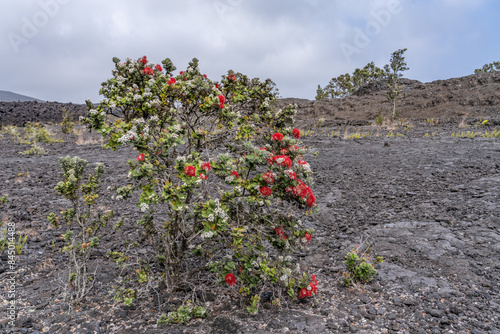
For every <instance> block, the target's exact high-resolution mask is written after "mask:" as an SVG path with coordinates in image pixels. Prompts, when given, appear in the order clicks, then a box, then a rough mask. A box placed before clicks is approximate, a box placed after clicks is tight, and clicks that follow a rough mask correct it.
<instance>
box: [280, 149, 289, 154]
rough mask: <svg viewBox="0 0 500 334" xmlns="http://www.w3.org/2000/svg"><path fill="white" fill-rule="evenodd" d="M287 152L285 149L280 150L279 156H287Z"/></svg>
mask: <svg viewBox="0 0 500 334" xmlns="http://www.w3.org/2000/svg"><path fill="white" fill-rule="evenodd" d="M287 152H288V150H287V149H286V148H282V149H281V150H280V154H281V155H285V154H287Z"/></svg>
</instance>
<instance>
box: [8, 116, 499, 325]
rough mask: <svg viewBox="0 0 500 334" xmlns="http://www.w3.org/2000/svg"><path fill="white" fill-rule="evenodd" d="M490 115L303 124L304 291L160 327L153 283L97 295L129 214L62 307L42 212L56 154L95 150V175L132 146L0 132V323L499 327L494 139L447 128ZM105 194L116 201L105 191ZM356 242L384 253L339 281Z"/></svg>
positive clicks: (50, 199)
mask: <svg viewBox="0 0 500 334" xmlns="http://www.w3.org/2000/svg"><path fill="white" fill-rule="evenodd" d="M490 123H496V121H495V120H494V119H491V120H490ZM462 126H464V124H462ZM499 128H500V127H499V126H492V125H489V126H483V125H480V123H479V122H478V121H477V120H471V121H470V122H469V124H468V126H466V127H462V128H459V124H456V123H447V124H437V125H435V124H434V123H429V122H426V121H425V122H417V121H414V122H411V121H410V122H407V123H405V124H403V125H401V126H396V127H394V126H393V127H392V128H389V129H388V128H387V127H382V126H364V127H331V126H327V127H320V128H313V129H311V131H306V130H307V129H304V130H303V132H304V133H306V134H308V135H307V136H306V137H305V142H306V143H307V144H310V145H312V146H314V147H315V148H316V149H317V150H318V152H319V155H318V156H317V157H310V158H309V160H310V163H311V165H312V167H313V169H314V170H315V172H316V184H315V185H314V190H315V192H316V193H317V197H318V203H319V206H320V209H321V211H320V213H319V214H318V215H317V216H316V217H315V218H314V219H313V220H311V221H310V224H311V226H312V227H313V228H315V229H316V233H315V238H314V241H315V242H314V243H313V244H312V245H311V249H310V252H309V253H308V254H305V255H303V256H301V257H298V260H299V261H300V263H301V264H302V265H303V266H304V267H309V269H310V270H311V271H312V272H315V273H316V275H317V277H318V280H319V290H320V294H318V297H317V300H316V301H309V302H307V303H301V304H290V305H288V309H282V310H276V309H273V308H269V309H263V310H262V311H261V313H260V314H259V315H257V316H249V315H248V314H246V312H243V311H238V310H236V309H235V307H236V306H237V305H233V304H232V303H231V302H228V304H227V305H226V306H225V307H221V308H218V309H216V310H215V311H214V312H213V313H212V316H211V317H210V318H208V319H206V320H198V321H194V322H193V323H191V324H190V325H188V326H170V327H168V326H166V325H161V326H158V325H156V321H157V319H158V316H159V314H161V313H163V312H164V311H165V310H166V309H168V307H169V306H168V302H167V301H166V300H165V298H164V297H162V296H159V297H155V296H143V297H142V298H138V300H137V303H136V304H133V305H132V306H130V307H128V306H124V305H123V304H119V303H116V305H113V301H112V300H111V301H110V297H109V295H108V291H110V290H111V289H112V286H113V284H115V282H114V279H116V278H117V277H118V275H119V270H118V268H117V266H116V264H114V263H113V262H111V261H109V260H108V259H106V256H105V254H106V253H107V251H108V250H111V249H113V248H115V247H118V246H119V244H120V243H121V240H123V238H127V237H128V234H129V233H133V231H132V227H131V229H130V230H127V229H125V230H124V231H123V232H115V231H112V230H111V231H110V232H109V233H110V234H109V236H108V237H107V238H105V240H103V242H102V247H101V246H100V248H99V251H98V252H97V253H96V255H95V257H94V258H93V259H92V263H93V265H95V266H97V267H98V268H99V269H98V272H97V274H96V280H97V282H98V283H97V284H96V286H95V289H94V290H93V292H92V294H91V295H90V296H89V297H88V299H87V303H86V304H85V305H81V306H80V307H78V308H76V309H72V310H68V306H67V305H66V303H65V302H64V301H63V298H62V291H63V285H64V284H63V282H64V279H63V274H64V273H65V270H64V264H65V262H64V258H65V257H64V255H63V254H61V253H60V252H58V248H59V247H61V246H62V242H61V241H60V239H59V238H58V236H59V235H60V233H61V231H60V230H56V229H53V228H51V227H50V226H49V224H48V223H47V222H46V220H45V217H46V215H47V214H48V213H49V212H51V211H55V212H57V211H58V210H59V209H60V208H61V207H64V206H65V205H67V203H66V202H65V201H64V200H61V199H60V197H59V196H58V195H57V194H56V193H55V191H54V186H55V184H56V183H57V181H58V180H59V174H60V172H59V170H60V169H59V166H58V158H59V157H61V156H66V155H78V156H80V157H82V158H85V159H87V160H89V162H92V163H93V162H105V166H106V170H107V173H106V179H105V185H104V186H106V185H107V184H112V183H114V182H116V181H119V180H121V179H124V178H125V177H126V172H127V171H126V166H125V162H126V160H127V159H129V158H131V157H132V156H133V153H131V152H127V151H118V152H110V151H105V150H103V149H102V148H101V147H100V145H99V143H97V142H96V141H92V140H91V139H92V138H91V137H90V136H88V135H87V138H86V140H82V139H81V138H75V137H73V136H65V138H64V139H65V142H64V143H55V144H46V145H45V147H46V148H47V149H49V150H50V152H49V153H48V154H47V155H43V156H23V155H19V154H18V152H19V151H22V150H24V149H26V147H25V146H23V145H20V144H16V143H14V142H13V141H11V140H9V139H8V138H7V136H4V139H3V140H2V141H1V143H2V148H3V159H2V161H1V162H0V164H1V166H0V182H1V183H0V184H1V193H2V195H5V194H7V195H8V203H7V204H6V205H4V206H3V207H2V220H3V222H4V224H5V223H7V222H15V223H16V229H17V231H18V233H19V234H28V236H29V237H28V242H27V243H26V245H25V246H24V248H23V253H22V255H21V256H19V257H18V258H17V260H16V266H17V267H16V273H15V275H14V276H12V274H9V273H8V271H9V270H8V267H7V263H6V256H5V254H4V256H3V257H2V269H1V270H0V271H2V273H1V274H0V278H1V279H2V281H3V282H2V286H6V284H4V282H6V280H7V279H8V278H10V277H15V280H16V293H17V294H18V295H17V300H16V312H17V320H16V322H15V324H16V326H17V327H15V328H12V326H9V325H8V322H7V320H8V319H7V314H8V313H7V312H8V309H7V307H8V304H6V303H4V304H3V305H2V306H0V314H2V316H1V318H0V319H3V320H2V321H1V325H0V326H1V327H0V331H1V332H5V333H37V332H48V333H69V332H76V333H142V332H144V333H338V332H347V333H469V332H471V333H500V325H499V324H500V319H499V315H500V295H499V291H498V286H499V284H500V264H499V263H500V262H499V259H500V218H499V217H500V205H499V203H500V202H499V201H500V154H499V153H500V141H499V140H500V139H499V138H496V139H493V138H484V137H479V136H478V137H475V138H457V137H455V136H454V137H452V136H451V134H452V133H457V132H459V131H460V132H462V133H464V132H465V131H469V132H470V133H474V134H479V133H485V132H491V131H493V130H494V129H499ZM356 133H357V134H359V135H358V136H352V137H363V136H364V138H353V139H349V138H351V135H352V134H356ZM77 141H78V143H79V144H76V142H77ZM106 205H109V206H110V207H115V206H117V205H120V204H117V203H116V202H113V201H112V200H111V199H108V200H107V202H106ZM119 211H120V215H121V216H122V217H124V218H130V217H134V216H135V215H137V213H138V210H137V209H136V208H135V207H134V206H132V205H130V206H125V207H124V206H122V207H120V210H119ZM119 233H124V234H125V235H121V234H119ZM53 241H54V244H53V243H52V242H53ZM363 243H365V244H366V243H369V244H371V245H372V246H371V250H372V255H373V256H383V257H384V259H385V261H384V263H382V264H380V265H378V267H377V269H378V275H377V277H376V279H375V280H374V281H372V282H371V283H369V284H364V285H362V284H359V285H357V286H354V287H351V288H346V287H344V286H343V285H342V272H343V266H342V260H343V257H344V256H345V254H346V253H347V252H348V251H349V250H351V249H352V248H353V247H355V245H362V244H363ZM4 290H5V288H4ZM4 292H5V291H4ZM162 298H163V299H162ZM106 300H107V301H106Z"/></svg>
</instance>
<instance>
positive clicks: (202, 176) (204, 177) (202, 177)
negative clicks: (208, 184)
mask: <svg viewBox="0 0 500 334" xmlns="http://www.w3.org/2000/svg"><path fill="white" fill-rule="evenodd" d="M198 177H199V178H200V179H202V180H206V179H207V178H208V176H206V175H205V174H201V173H198Z"/></svg>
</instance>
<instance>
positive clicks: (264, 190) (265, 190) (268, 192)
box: [260, 187, 273, 197]
mask: <svg viewBox="0 0 500 334" xmlns="http://www.w3.org/2000/svg"><path fill="white" fill-rule="evenodd" d="M272 193H273V191H272V190H271V188H269V187H260V194H261V195H262V196H264V197H267V196H270V195H271V194H272Z"/></svg>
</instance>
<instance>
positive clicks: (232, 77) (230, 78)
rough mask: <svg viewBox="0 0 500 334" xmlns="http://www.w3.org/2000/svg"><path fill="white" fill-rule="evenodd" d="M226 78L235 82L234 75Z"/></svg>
mask: <svg viewBox="0 0 500 334" xmlns="http://www.w3.org/2000/svg"><path fill="white" fill-rule="evenodd" d="M227 78H228V79H229V80H233V81H236V75H234V74H231V75H228V76H227Z"/></svg>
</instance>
